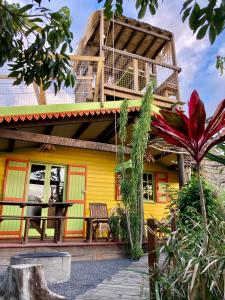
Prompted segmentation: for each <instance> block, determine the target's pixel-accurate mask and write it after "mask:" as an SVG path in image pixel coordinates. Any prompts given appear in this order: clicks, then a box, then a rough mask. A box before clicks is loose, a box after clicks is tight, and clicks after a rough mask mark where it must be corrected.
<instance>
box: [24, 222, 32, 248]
mask: <svg viewBox="0 0 225 300" xmlns="http://www.w3.org/2000/svg"><path fill="white" fill-rule="evenodd" d="M29 227H30V218H27V219H26V221H25V227H24V235H23V243H24V244H26V243H27V241H28V233H29Z"/></svg>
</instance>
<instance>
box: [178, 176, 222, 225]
mask: <svg viewBox="0 0 225 300" xmlns="http://www.w3.org/2000/svg"><path fill="white" fill-rule="evenodd" d="M202 183H203V190H204V195H205V202H206V211H207V217H208V219H209V220H210V218H212V216H213V215H215V212H216V211H217V207H218V204H217V197H216V193H215V191H214V190H213V188H212V187H210V186H209V185H208V184H207V183H206V181H204V180H203V179H202ZM176 204H177V208H178V211H179V220H180V221H181V222H182V223H183V224H186V225H188V224H190V223H191V220H194V221H200V219H201V206H200V197H199V182H198V179H197V178H196V177H195V176H192V178H191V180H190V181H189V182H188V183H187V184H186V185H185V186H184V187H183V188H182V189H181V190H180V191H179V192H178V197H177V203H176Z"/></svg>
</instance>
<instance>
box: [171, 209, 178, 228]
mask: <svg viewBox="0 0 225 300" xmlns="http://www.w3.org/2000/svg"><path fill="white" fill-rule="evenodd" d="M170 214H171V217H172V218H171V231H172V232H174V231H176V230H177V222H176V210H175V209H174V208H171V210H170Z"/></svg>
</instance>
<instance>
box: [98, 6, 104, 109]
mask: <svg viewBox="0 0 225 300" xmlns="http://www.w3.org/2000/svg"><path fill="white" fill-rule="evenodd" d="M104 37H105V35H104V10H103V9H102V10H101V16H100V49H99V52H100V56H101V57H104V49H103V46H104ZM100 68H101V72H100V87H99V88H100V102H101V107H103V106H104V100H105V99H104V97H105V96H104V81H105V79H104V75H105V74H104V73H105V72H104V65H103V63H101V64H100Z"/></svg>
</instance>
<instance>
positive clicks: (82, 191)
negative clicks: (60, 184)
mask: <svg viewBox="0 0 225 300" xmlns="http://www.w3.org/2000/svg"><path fill="white" fill-rule="evenodd" d="M67 184H68V186H67V199H66V201H68V202H72V203H73V206H72V207H69V209H68V216H69V217H80V218H83V217H85V201H86V167H85V166H77V165H70V166H69V168H68V180H67ZM83 235H84V220H83V219H77V220H76V219H74V220H67V221H66V226H65V236H66V237H83Z"/></svg>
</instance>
